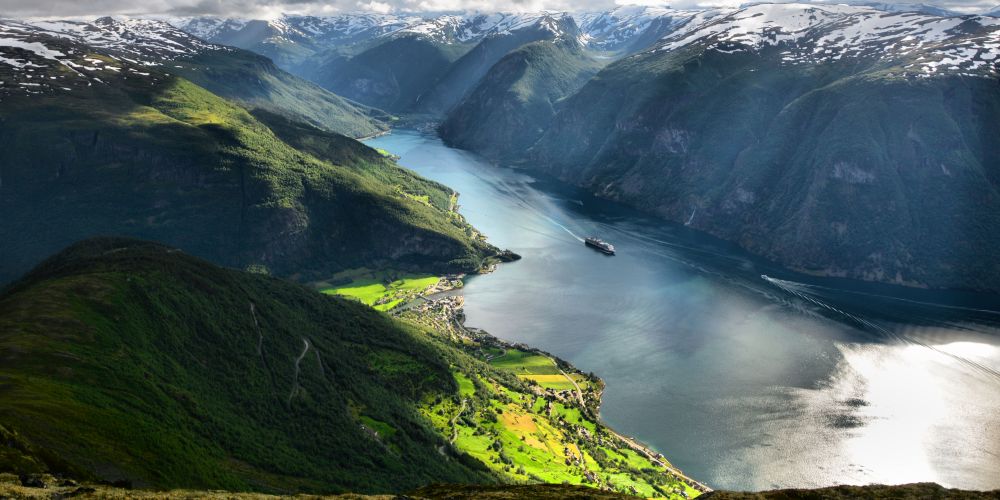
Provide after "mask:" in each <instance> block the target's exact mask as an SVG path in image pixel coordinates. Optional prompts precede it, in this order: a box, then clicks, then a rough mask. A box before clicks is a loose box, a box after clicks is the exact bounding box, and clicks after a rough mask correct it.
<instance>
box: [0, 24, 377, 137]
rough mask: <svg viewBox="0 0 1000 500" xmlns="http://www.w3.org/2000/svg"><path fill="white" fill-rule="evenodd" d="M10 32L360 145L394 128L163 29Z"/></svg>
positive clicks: (268, 66) (231, 51) (14, 27)
mask: <svg viewBox="0 0 1000 500" xmlns="http://www.w3.org/2000/svg"><path fill="white" fill-rule="evenodd" d="M2 29H4V30H6V31H8V32H10V33H11V34H14V35H16V38H18V39H20V38H24V37H30V36H33V34H36V35H39V36H50V37H56V38H63V39H65V40H67V41H71V42H74V43H79V44H84V45H86V46H88V47H91V48H93V49H96V50H99V51H100V52H101V53H102V54H104V55H107V56H110V57H113V58H116V59H118V60H123V61H132V62H134V63H135V64H139V65H141V66H147V67H158V68H161V69H162V70H164V71H165V72H170V73H174V74H178V75H181V76H184V77H185V78H187V79H189V80H191V81H194V82H195V83H197V84H198V85H200V86H202V87H205V88H206V89H208V90H210V91H212V92H213V93H215V94H217V95H220V96H222V97H226V98H228V99H232V100H235V101H238V102H240V103H242V104H244V105H245V106H247V107H250V108H264V109H268V110H270V111H272V112H279V113H282V114H285V115H287V116H290V117H293V118H295V119H298V120H303V121H307V122H309V123H312V124H314V125H316V126H319V127H322V128H326V129H328V130H332V131H335V132H339V133H342V134H346V135H350V136H353V137H361V136H368V135H372V134H375V133H379V132H382V131H384V130H386V129H387V128H388V126H387V125H386V121H387V120H388V119H389V117H388V115H386V114H385V113H383V112H381V111H378V110H374V109H372V108H369V107H367V106H363V105H360V104H357V103H352V102H349V101H347V100H345V99H343V98H341V97H339V96H337V95H334V94H332V93H330V92H329V91H326V90H324V89H322V88H320V87H318V86H316V85H315V84H312V83H310V82H307V81H305V80H303V79H301V78H298V77H295V76H293V75H291V74H289V73H287V72H285V71H282V70H280V69H278V68H277V67H275V66H274V64H273V63H271V61H269V60H267V59H266V58H264V57H261V56H258V55H255V54H253V53H251V52H247V51H244V50H240V49H235V48H230V47H222V46H219V45H214V44H211V43H206V42H204V41H203V40H201V39H199V38H196V37H194V36H191V35H189V34H187V33H185V32H184V31H181V30H179V29H177V28H174V27H173V26H171V25H169V24H167V23H165V22H162V21H152V20H142V19H116V18H111V17H103V18H100V19H98V20H96V21H94V22H92V23H86V22H78V21H32V22H30V23H26V22H5V24H4V25H3V27H2ZM94 64H99V63H94ZM106 67H112V68H113V66H106ZM108 71H113V70H108Z"/></svg>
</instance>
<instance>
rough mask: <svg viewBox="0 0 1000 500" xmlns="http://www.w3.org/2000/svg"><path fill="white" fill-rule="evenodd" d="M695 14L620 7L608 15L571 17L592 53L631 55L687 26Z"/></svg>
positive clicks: (590, 13) (657, 8) (644, 6)
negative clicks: (604, 52)
mask: <svg viewBox="0 0 1000 500" xmlns="http://www.w3.org/2000/svg"><path fill="white" fill-rule="evenodd" d="M699 12H700V11H697V10H676V9H671V8H669V7H657V6H647V5H622V6H619V7H616V8H614V9H612V10H609V11H597V12H585V13H581V14H576V15H574V19H576V22H577V24H578V25H579V26H580V30H581V31H582V32H583V33H584V37H583V42H584V44H585V45H586V46H587V47H588V48H590V49H592V50H598V51H607V52H620V53H625V54H630V53H634V52H638V51H640V50H642V49H644V48H646V47H649V46H650V45H652V44H654V43H656V42H657V41H659V40H660V39H661V38H663V37H665V36H667V35H668V34H670V33H671V32H672V31H674V30H675V29H677V28H678V27H679V26H682V25H684V24H685V23H687V22H688V21H689V20H690V19H691V18H692V17H693V16H694V15H696V14H698V13H699Z"/></svg>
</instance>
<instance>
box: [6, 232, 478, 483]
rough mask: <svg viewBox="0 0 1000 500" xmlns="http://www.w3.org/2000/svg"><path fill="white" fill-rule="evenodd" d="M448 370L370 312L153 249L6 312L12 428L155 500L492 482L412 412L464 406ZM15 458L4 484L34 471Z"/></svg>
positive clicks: (63, 272)
mask: <svg viewBox="0 0 1000 500" xmlns="http://www.w3.org/2000/svg"><path fill="white" fill-rule="evenodd" d="M306 341H308V343H309V349H308V350H306V351H305V355H303V350H304V346H305V344H304V342H306ZM450 356H452V354H450V353H449V351H448V350H446V349H444V348H442V347H441V346H439V345H435V344H434V343H433V342H429V341H428V340H427V339H426V338H425V337H423V336H422V335H421V334H420V333H418V332H417V330H416V329H414V328H412V327H409V326H407V325H405V324H402V323H398V322H395V321H393V320H390V319H389V318H387V317H384V316H381V315H379V314H377V313H375V312H374V311H372V310H370V309H369V308H367V307H365V306H362V305H359V304H354V303H351V302H349V301H345V300H340V299H335V298H330V297H327V296H325V295H322V294H319V293H316V292H314V291H312V290H309V289H307V288H304V287H301V286H299V285H295V284H291V283H288V282H284V281H280V280H277V279H273V278H269V277H264V276H259V275H253V274H247V273H242V272H237V271H229V270H223V269H221V268H217V267H214V266H212V265H210V264H208V263H207V262H204V261H201V260H200V259H196V258H193V257H189V256H186V255H184V254H182V253H179V252H176V251H174V250H170V249H169V248H167V247H163V246H160V245H157V244H152V243H143V242H135V241H120V240H91V241H88V242H85V243H81V244H78V245H75V246H73V247H71V248H70V249H68V250H67V251H65V252H63V253H61V254H60V255H58V256H56V257H54V258H52V259H50V260H48V261H46V262H45V263H43V264H42V265H41V266H40V267H38V268H37V269H36V270H35V271H33V272H32V273H31V274H30V275H28V276H27V277H26V278H24V279H22V280H21V281H19V282H17V283H16V284H14V285H13V287H12V288H11V289H9V290H8V291H6V292H5V293H4V294H3V295H2V296H0V358H2V359H3V362H2V363H0V399H2V400H3V401H4V405H3V407H2V408H0V425H2V426H3V427H4V429H5V432H7V433H16V435H17V436H19V439H20V440H21V441H22V442H25V443H30V445H31V446H33V447H34V448H35V451H36V452H35V453H23V454H21V455H28V456H29V457H31V456H34V457H39V456H41V457H42V458H43V460H42V462H48V463H47V464H44V467H46V468H48V469H50V470H53V471H61V472H69V473H75V474H76V475H78V476H81V477H84V478H87V477H90V478H94V479H107V480H118V479H127V480H130V481H132V482H133V483H135V484H137V485H146V486H154V487H168V488H169V487H186V488H228V489H235V490H245V489H251V490H262V491H272V492H289V491H326V492H330V491H355V492H385V491H402V490H406V489H410V488H414V487H417V486H420V485H423V484H427V483H428V482H431V481H438V482H441V481H490V480H491V475H490V474H488V473H486V472H484V471H483V470H484V469H485V468H483V467H480V466H478V465H476V464H475V463H474V462H471V461H468V460H460V459H456V460H445V459H443V458H442V457H441V456H440V455H439V454H438V451H437V449H436V448H437V447H438V446H441V445H442V444H444V440H443V439H442V437H440V436H438V435H437V434H436V432H435V430H434V429H433V427H432V426H430V425H429V424H428V423H427V422H426V420H425V419H423V418H422V417H421V416H420V415H419V414H418V413H417V412H416V411H415V407H416V405H417V404H418V403H419V402H420V401H424V400H426V399H427V398H442V397H447V396H448V394H450V393H452V392H454V391H455V390H456V385H455V382H454V381H453V378H452V375H451V372H450V368H449V364H450V362H449V357H450ZM373 422H376V423H378V424H377V425H376V426H372V425H365V424H366V423H368V424H371V423H373ZM379 427H381V428H382V429H392V431H391V432H377V433H376V432H374V431H378V430H379ZM8 441H10V440H5V442H8ZM21 448H22V449H29V450H30V449H31V448H30V447H21ZM39 450H41V451H42V452H44V453H41V452H38V451H39ZM7 451H8V453H7V454H6V455H5V454H2V453H0V460H2V461H3V463H0V468H2V469H7V470H9V469H14V470H16V471H17V470H18V467H17V466H18V464H20V465H21V467H20V470H19V471H21V472H24V471H25V470H26V469H27V471H30V469H31V467H30V466H28V467H26V466H25V464H28V463H29V461H28V460H26V459H24V458H23V456H22V457H21V458H18V456H17V455H18V454H17V453H13V454H11V453H9V450H7ZM50 456H58V457H60V459H59V460H45V458H46V457H50ZM35 465H36V466H39V465H41V464H37V462H36V464H35ZM39 468H41V467H39Z"/></svg>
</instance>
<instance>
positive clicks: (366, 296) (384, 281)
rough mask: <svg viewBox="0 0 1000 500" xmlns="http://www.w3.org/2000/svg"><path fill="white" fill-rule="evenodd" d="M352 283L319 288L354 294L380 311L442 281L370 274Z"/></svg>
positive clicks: (322, 290) (363, 302)
mask: <svg viewBox="0 0 1000 500" xmlns="http://www.w3.org/2000/svg"><path fill="white" fill-rule="evenodd" d="M366 274H368V276H359V277H355V278H353V279H351V281H350V282H348V283H342V284H339V285H321V286H319V287H318V290H319V291H320V292H322V293H326V294H330V295H339V296H341V297H350V298H352V299H355V300H357V301H359V302H361V303H362V304H365V305H368V306H372V307H374V308H375V309H377V310H379V311H388V310H390V309H392V308H393V307H396V306H397V305H400V304H402V303H404V302H405V301H406V300H408V299H412V298H415V297H417V296H419V295H420V294H421V293H422V292H423V291H424V290H427V289H428V288H430V287H432V286H434V285H436V284H438V282H440V281H441V278H440V277H439V276H424V275H405V274H404V275H402V276H400V275H399V274H398V273H382V272H375V273H366Z"/></svg>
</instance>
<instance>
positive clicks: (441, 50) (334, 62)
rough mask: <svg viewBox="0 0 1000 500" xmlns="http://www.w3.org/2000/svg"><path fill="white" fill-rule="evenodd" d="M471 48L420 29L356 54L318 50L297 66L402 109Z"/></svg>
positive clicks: (341, 88) (338, 88)
mask: <svg viewBox="0 0 1000 500" xmlns="http://www.w3.org/2000/svg"><path fill="white" fill-rule="evenodd" d="M470 48H471V47H470V46H469V45H467V44H462V43H441V42H439V41H437V40H435V39H433V38H428V37H425V36H422V35H419V34H415V33H409V34H399V35H398V36H393V37H391V38H387V39H380V40H379V41H378V43H374V44H372V46H371V47H370V48H367V49H365V50H362V51H360V52H359V53H357V54H354V55H344V54H342V53H340V52H339V51H328V52H324V53H321V54H318V55H317V56H315V57H314V58H312V59H309V60H307V61H306V62H304V63H303V64H302V66H301V67H300V69H298V70H296V71H297V72H298V74H300V75H301V76H302V77H303V78H306V79H308V80H311V81H313V82H316V83H317V84H318V85H320V86H322V87H323V88H325V89H327V90H330V91H331V92H335V93H338V94H339V95H342V96H345V97H347V98H349V99H352V100H355V101H357V102H361V103H364V104H367V105H369V106H374V107H377V108H380V109H385V110H387V111H390V112H393V113H402V112H404V111H408V110H410V109H412V108H413V105H414V103H416V102H417V101H418V99H419V98H420V96H421V95H422V94H423V93H425V92H427V91H428V90H430V89H431V88H433V86H434V83H435V82H437V81H438V79H439V78H440V77H441V75H443V74H445V73H446V72H447V71H448V68H450V67H451V65H452V64H453V63H454V62H455V61H456V60H458V59H459V58H460V57H462V55H463V54H465V53H466V52H467V51H468V50H469V49H470Z"/></svg>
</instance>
